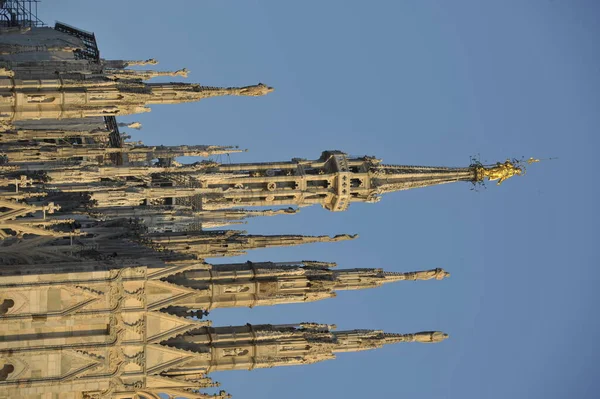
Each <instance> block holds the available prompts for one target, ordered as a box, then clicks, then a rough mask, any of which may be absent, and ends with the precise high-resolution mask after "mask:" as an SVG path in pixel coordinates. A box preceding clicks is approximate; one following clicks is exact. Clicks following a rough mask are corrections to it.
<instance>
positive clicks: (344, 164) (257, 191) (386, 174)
mask: <svg viewBox="0 0 600 399" xmlns="http://www.w3.org/2000/svg"><path fill="white" fill-rule="evenodd" d="M528 162H529V161H528ZM522 170H523V169H522V165H521V164H519V162H518V161H506V162H505V163H503V164H500V163H498V164H495V165H483V164H481V163H474V164H472V165H470V166H467V167H463V168H449V167H441V166H440V167H432V166H403V165H383V164H381V161H380V160H378V159H376V158H373V157H367V156H365V157H349V156H348V155H346V154H344V153H343V152H340V151H325V152H323V154H322V155H321V157H320V158H319V159H317V160H313V161H309V160H304V159H294V160H292V161H291V162H266V163H249V164H227V165H219V166H218V167H216V168H215V172H220V173H230V174H233V176H231V177H230V178H228V179H227V180H223V181H218V182H214V183H211V182H207V187H219V188H221V189H222V190H223V193H221V194H219V195H207V196H206V197H204V200H203V201H204V208H205V209H219V208H228V207H231V206H266V205H269V206H272V205H289V204H295V205H298V206H308V205H312V204H321V205H322V206H323V207H324V208H326V209H329V210H331V211H343V210H345V209H347V208H348V206H349V204H350V203H352V202H377V201H378V200H379V199H380V196H381V195H382V194H385V193H389V192H393V191H401V190H408V189H412V188H418V187H427V186H434V185H439V184H446V183H454V182H459V181H463V182H470V183H477V182H482V181H483V180H484V179H486V178H487V179H490V180H499V181H500V182H501V181H504V180H506V179H507V178H509V177H511V176H514V175H519V174H522Z"/></svg>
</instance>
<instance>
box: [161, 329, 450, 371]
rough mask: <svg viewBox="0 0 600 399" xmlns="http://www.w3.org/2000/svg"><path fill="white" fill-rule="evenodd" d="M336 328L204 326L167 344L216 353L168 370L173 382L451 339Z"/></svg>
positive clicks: (439, 335)
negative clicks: (204, 375) (207, 375)
mask: <svg viewBox="0 0 600 399" xmlns="http://www.w3.org/2000/svg"><path fill="white" fill-rule="evenodd" d="M334 328H335V326H333V325H326V324H317V323H300V324H282V325H270V324H265V325H250V324H247V325H245V326H236V327H216V328H214V327H202V328H199V329H196V330H191V331H188V332H187V333H184V334H182V335H180V336H178V337H175V338H171V339H168V340H166V341H165V342H163V344H164V345H166V346H168V347H172V348H177V349H182V350H186V351H191V352H196V353H206V352H209V353H210V354H211V356H210V358H207V359H206V360H203V359H197V360H194V361H191V362H188V363H186V364H185V365H182V366H180V367H179V366H177V367H173V368H171V369H169V370H166V371H165V372H164V374H165V375H166V376H169V377H175V378H181V377H182V376H185V375H186V374H197V373H199V372H203V373H208V372H213V371H223V370H236V369H254V368H271V367H277V366H293V365H304V364H309V363H316V362H320V361H323V360H329V359H334V358H335V353H338V352H357V351H363V350H369V349H375V348H380V347H382V346H383V345H386V344H393V343H400V342H420V343H435V342H441V341H443V340H445V339H446V338H448V335H447V334H444V333H442V332H437V331H426V332H419V333H414V334H386V333H384V332H383V331H377V330H350V331H340V332H334V331H333V329H334Z"/></svg>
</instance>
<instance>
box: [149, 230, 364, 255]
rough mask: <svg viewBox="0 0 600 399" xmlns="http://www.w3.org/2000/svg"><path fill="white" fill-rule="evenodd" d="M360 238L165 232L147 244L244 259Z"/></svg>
mask: <svg viewBox="0 0 600 399" xmlns="http://www.w3.org/2000/svg"><path fill="white" fill-rule="evenodd" d="M356 237H358V236H357V235H348V234H340V235H336V236H334V237H329V236H304V235H271V236H266V235H246V234H245V231H241V230H221V231H197V232H165V233H159V234H148V235H146V236H145V237H144V240H146V241H147V242H148V244H149V245H150V246H152V247H153V248H155V249H157V250H159V251H177V252H180V253H191V254H194V255H196V256H197V257H198V258H212V257H221V256H237V255H243V254H245V253H246V251H247V250H250V249H257V248H273V247H288V246H295V245H302V244H311V243H317V242H322V243H323V242H337V241H346V240H352V239H354V238H356Z"/></svg>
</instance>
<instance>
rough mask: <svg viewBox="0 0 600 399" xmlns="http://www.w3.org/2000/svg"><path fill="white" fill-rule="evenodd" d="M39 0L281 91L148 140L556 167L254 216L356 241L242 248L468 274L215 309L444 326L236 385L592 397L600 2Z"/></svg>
mask: <svg viewBox="0 0 600 399" xmlns="http://www.w3.org/2000/svg"><path fill="white" fill-rule="evenodd" d="M40 10H41V15H40V16H41V17H42V19H44V20H45V21H46V22H47V23H49V24H53V23H54V21H55V20H60V21H62V22H66V23H69V24H72V25H75V26H77V27H80V28H82V29H85V30H89V31H93V32H95V33H96V36H97V39H98V42H99V46H100V49H101V53H102V56H103V57H104V58H113V59H114V58H124V59H145V58H150V57H154V58H157V59H159V61H161V64H160V65H158V67H160V68H161V69H178V68H181V67H187V68H188V69H190V70H191V71H192V73H191V75H190V78H189V79H188V80H189V81H195V82H200V83H202V84H206V85H224V86H228V85H247V84H255V83H257V82H259V81H260V82H264V83H266V84H269V85H272V86H274V87H275V88H276V91H275V92H274V93H272V94H270V95H269V96H267V97H264V98H217V99H209V100H206V101H203V102H201V103H199V104H185V105H173V106H167V105H165V106H156V107H154V108H153V110H152V113H150V114H144V115H141V116H138V117H134V118H133V117H132V118H127V119H122V121H130V120H139V121H141V122H142V123H143V124H144V129H143V130H142V131H141V132H134V137H135V138H136V139H142V140H143V141H144V142H145V143H147V144H170V145H175V144H238V145H240V146H242V147H244V148H248V149H249V150H250V152H249V153H246V154H234V155H233V156H232V157H231V159H232V160H233V161H234V162H252V161H276V160H289V159H291V158H292V157H302V158H316V157H318V156H319V154H320V153H321V151H322V150H326V149H339V150H343V151H346V152H347V153H349V154H355V155H365V154H367V155H375V156H377V157H379V158H382V159H383V160H384V162H386V163H397V164H421V165H447V166H463V165H467V164H468V163H469V157H470V156H472V155H476V154H480V157H481V160H483V161H489V162H496V161H503V160H504V159H506V158H507V157H521V156H525V157H527V158H528V157H530V156H534V157H539V158H547V157H558V158H559V159H558V160H554V161H549V162H543V163H540V164H535V165H533V166H532V167H530V168H529V171H528V174H527V175H526V176H524V177H520V178H513V179H511V180H508V181H506V182H505V183H504V184H503V185H502V186H500V187H496V186H495V185H494V184H488V187H487V189H485V190H481V191H479V192H475V191H471V190H470V186H469V184H467V183H463V184H454V185H446V186H440V187H433V188H425V189H418V190H413V191H409V192H401V193H396V194H391V195H388V196H386V197H385V198H383V200H382V201H381V202H380V203H379V204H355V205H353V206H351V207H350V209H349V210H348V211H347V212H343V213H332V212H328V211H326V210H324V209H318V208H308V209H306V208H305V209H303V210H302V211H301V213H300V214H299V215H296V216H279V217H272V218H263V219H255V220H252V221H251V223H249V224H248V225H247V226H245V228H247V230H248V231H249V232H251V233H255V234H257V233H268V234H276V233H281V234H285V233H304V234H317V235H318V234H337V233H358V234H360V238H359V239H358V240H355V241H350V242H342V243H333V244H317V245H310V246H301V247H295V248H284V249H277V250H262V251H260V250H259V251H254V252H252V253H250V254H249V255H248V256H244V257H241V258H240V259H239V261H245V260H248V259H249V260H256V261H258V260H272V261H285V260H300V259H314V260H324V261H336V262H338V264H339V267H347V268H354V267H384V268H386V269H388V270H392V271H410V270H419V269H427V268H433V267H444V268H446V269H447V270H448V271H449V272H451V273H452V277H451V278H450V279H448V280H444V281H433V282H431V281H430V282H418V283H408V282H406V283H399V284H396V285H392V286H386V287H383V288H379V289H375V290H366V291H355V292H352V291H349V292H342V293H341V294H340V295H339V296H338V298H335V299H330V300H327V301H321V302H316V303H311V304H299V305H283V306H276V307H270V308H256V309H234V310H220V311H215V312H213V313H212V314H211V317H210V318H211V319H212V320H213V322H214V324H215V325H229V324H245V323H247V322H251V323H292V322H301V321H315V322H322V323H335V324H337V325H338V327H339V329H353V328H369V329H383V330H386V331H388V332H415V331H421V330H442V331H445V332H447V333H449V334H450V339H449V340H447V341H445V342H443V343H441V344H437V345H419V344H398V345H395V346H392V347H387V348H385V349H379V350H375V351H367V352H362V353H353V354H342V355H339V356H338V359H337V360H335V361H327V362H323V363H320V364H315V365H309V366H304V367H280V368H275V369H265V370H256V371H252V372H247V371H238V372H228V373H220V374H215V375H214V376H213V377H214V378H215V379H217V380H219V381H221V382H222V383H223V388H225V389H226V390H228V391H229V392H231V393H232V394H233V395H234V396H235V398H239V399H242V398H244V399H258V398H275V397H284V398H286V399H296V398H302V399H304V398H306V397H308V396H310V397H311V398H346V399H359V398H361V399H362V398H365V397H379V398H382V397H387V398H412V399H420V398H460V399H470V398H473V399H479V398H499V399H505V398H537V397H540V398H547V399H549V398H565V397H577V398H591V397H597V390H598V388H597V387H595V386H594V385H595V383H596V382H597V377H598V375H599V370H598V369H599V366H598V355H599V346H600V344H599V343H598V337H599V335H600V322H599V318H598V310H597V309H598V303H599V302H598V289H597V286H598V284H599V283H600V271H599V266H600V262H599V255H598V245H599V244H598V235H599V234H598V222H599V217H598V211H597V204H598V203H599V201H598V199H599V198H598V197H599V195H598V188H597V187H598V182H597V166H596V165H595V158H596V155H597V153H598V146H599V139H598V133H599V132H598V127H599V125H600V112H599V111H600V94H599V93H600V76H599V75H600V64H599V61H600V45H599V40H598V38H599V37H600V32H599V30H600V28H599V26H598V24H599V23H600V22H599V21H600V3H599V2H597V1H593V0H591V1H583V0H580V1H578V0H570V1H567V0H554V1H548V0H546V1H534V0H529V1H524V0H506V1H481V0H472V1H466V0H465V1H461V0H457V1H442V0H439V1H432V0H419V1H416V0H415V1H397V0H396V1H375V2H372V1H371V2H368V1H354V0H352V1H350V0H344V1H342V0H329V1H314V0H304V1H251V0H247V1H224V0H221V1H216V0H214V1H209V0H204V1H191V0H189V1H170V2H166V1H158V0H157V1H150V0H120V1H116V0H104V1H83V0H54V1H49V0H46V1H43V2H42V3H41V5H40ZM594 204H596V205H594ZM594 243H596V244H594ZM231 260H238V259H231ZM219 262H223V260H219ZM594 392H596V394H594Z"/></svg>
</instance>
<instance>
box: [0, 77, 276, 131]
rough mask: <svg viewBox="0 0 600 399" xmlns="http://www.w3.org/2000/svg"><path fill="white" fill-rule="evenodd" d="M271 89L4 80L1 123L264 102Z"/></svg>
mask: <svg viewBox="0 0 600 399" xmlns="http://www.w3.org/2000/svg"><path fill="white" fill-rule="evenodd" d="M272 91H273V88H272V87H269V86H267V85H264V84H262V83H259V84H257V85H252V86H245V87H212V86H201V85H199V84H190V83H152V84H150V83H144V82H142V81H141V80H139V81H137V80H127V81H123V82H121V81H115V80H111V79H108V78H104V77H102V78H90V79H83V80H81V79H80V80H71V79H64V80H63V79H37V80H26V79H25V80H24V79H14V78H3V77H0V95H1V96H3V97H4V101H3V103H2V105H0V115H1V116H0V121H4V122H10V121H19V120H30V119H68V118H86V117H92V116H116V115H129V114H136V113H140V112H148V111H149V109H148V108H147V106H148V105H151V104H179V103H185V102H195V101H199V100H202V99H205V98H210V97H217V96H249V97H256V96H264V95H266V94H268V93H271V92H272Z"/></svg>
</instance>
